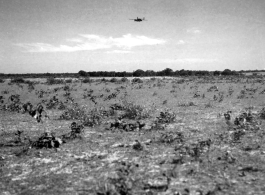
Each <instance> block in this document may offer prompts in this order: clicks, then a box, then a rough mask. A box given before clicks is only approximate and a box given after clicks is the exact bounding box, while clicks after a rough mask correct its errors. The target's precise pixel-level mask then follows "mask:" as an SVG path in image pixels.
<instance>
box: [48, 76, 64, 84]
mask: <svg viewBox="0 0 265 195" xmlns="http://www.w3.org/2000/svg"><path fill="white" fill-rule="evenodd" d="M46 83H47V84H48V85H57V84H63V83H64V80H63V79H55V78H53V77H51V78H47V81H46Z"/></svg>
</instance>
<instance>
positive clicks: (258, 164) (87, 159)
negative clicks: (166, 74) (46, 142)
mask: <svg viewBox="0 0 265 195" xmlns="http://www.w3.org/2000/svg"><path fill="white" fill-rule="evenodd" d="M27 86H28V85H27V84H20V85H17V84H11V85H8V82H5V83H0V91H1V95H2V96H3V97H4V103H3V104H0V107H2V106H3V105H5V104H6V105H8V104H9V102H8V97H9V96H10V95H12V94H14V95H15V94H19V95H20V101H21V102H23V103H24V102H26V101H30V102H32V104H34V105H35V104H37V103H39V102H43V105H46V104H47V103H48V102H49V101H50V100H51V99H52V98H53V96H56V97H57V99H58V100H59V101H60V102H62V103H63V104H64V105H65V106H66V109H64V110H60V109H58V107H56V106H54V108H52V109H49V110H47V112H48V114H49V115H50V120H46V121H44V122H43V123H37V122H36V120H34V118H32V117H30V116H29V115H28V114H22V113H21V112H20V113H17V112H10V111H4V110H2V111H0V118H1V122H0V131H1V132H0V166H1V167H0V172H1V174H0V192H1V193H2V194H174V193H175V194H177V193H178V192H179V193H182V194H185V193H186V194H208V195H209V194H264V193H265V188H264V182H265V181H264V180H265V179H264V178H265V174H264V171H265V164H264V161H265V152H264V151H265V147H264V141H263V140H264V132H263V130H264V124H260V123H259V122H260V121H262V120H263V119H260V118H259V117H258V115H255V119H256V120H257V121H258V123H257V124H255V125H256V126H257V127H258V128H256V126H254V125H252V124H251V125H249V126H244V127H235V126H234V125H233V123H232V124H231V125H230V126H229V125H227V124H226V121H225V119H224V117H223V113H225V112H227V111H228V110H231V111H232V120H234V118H235V117H236V116H238V115H239V114H240V113H241V112H243V111H245V110H246V108H250V109H251V111H252V113H254V114H256V113H258V112H259V111H260V110H262V108H263V106H264V103H263V99H264V95H263V94H261V93H260V92H261V91H263V90H264V87H263V83H260V82H256V80H255V79H251V80H250V79H249V80H248V81H247V80H246V79H225V80H218V79H215V80H214V79H200V80H199V79H195V78H193V79H192V78H189V79H188V80H186V81H181V82H180V79H176V80H174V79H170V80H167V79H164V80H162V79H152V80H143V83H130V82H125V83H119V82H115V83H111V82H108V81H104V82H101V81H93V82H91V83H82V82H80V81H75V82H72V83H68V84H59V85H47V84H44V83H43V84H35V85H34V90H32V91H29V90H28V87H27ZM66 86H68V87H66ZM212 86H217V87H218V91H214V90H212V91H211V90H208V89H210V88H211V87H212ZM244 86H245V87H244ZM172 88H174V92H173V93H172V92H171V91H172ZM250 88H253V89H256V88H257V90H256V91H255V92H254V93H253V91H248V90H245V91H246V93H244V96H243V97H242V98H240V99H238V96H239V95H240V94H242V93H241V90H242V89H250ZM229 89H233V93H231V92H229ZM41 90H43V91H44V92H42V96H40V95H39V94H40V93H39V92H40V91H41ZM7 91H8V93H7ZM230 91H231V90H230ZM3 92H4V93H3ZM220 92H221V93H220ZM194 93H197V94H200V96H197V97H194ZM84 94H85V97H86V98H84ZM113 94H115V97H113ZM154 94H155V95H154ZM202 94H204V97H202ZM220 94H221V96H220ZM214 95H216V96H217V97H218V98H219V99H217V100H216V101H214V99H213V97H214ZM91 97H93V98H91ZM220 97H222V101H220ZM124 100H126V102H130V104H129V105H128V104H127V107H126V105H124ZM165 100H166V103H165ZM95 102H96V103H95ZM191 102H192V104H191ZM115 103H116V104H119V105H124V106H125V108H127V110H126V109H125V110H122V109H117V110H113V109H112V108H110V107H111V106H112V105H114V104H115ZM75 106H77V107H78V108H82V110H83V111H84V114H89V113H91V112H93V110H97V112H96V113H97V114H102V116H101V117H102V121H101V123H100V124H95V125H94V126H93V125H92V126H86V127H85V128H84V134H83V135H82V137H80V138H77V139H73V140H69V141H67V142H66V143H64V144H62V145H61V146H60V147H59V148H50V149H49V148H47V149H45V148H43V149H36V148H31V149H29V150H27V151H26V152H23V149H25V146H26V144H27V143H28V140H27V138H30V139H31V140H36V139H37V138H38V137H39V136H40V135H41V134H42V133H43V132H46V131H51V132H55V134H56V136H60V135H63V134H66V133H68V132H69V131H70V124H71V123H72V122H73V121H74V120H58V119H59V118H60V116H61V115H62V114H63V113H64V112H65V110H67V109H71V108H73V107H75ZM145 109H146V110H148V111H150V110H151V111H152V112H148V117H142V118H141V116H140V115H138V114H137V112H138V111H139V112H145ZM103 111H104V112H103ZM109 111H110V112H109ZM161 112H169V113H172V114H171V115H170V116H174V117H175V119H174V120H170V122H168V123H167V122H165V121H167V120H163V121H162V120H159V117H161ZM126 113H127V115H128V113H129V114H130V115H129V116H130V117H125V116H126ZM133 116H134V118H135V119H134V118H133ZM118 118H121V119H120V120H121V121H123V122H124V123H126V124H131V123H135V122H137V121H139V120H141V121H140V122H141V123H142V124H143V123H144V124H145V127H143V128H142V129H139V128H138V129H137V128H136V129H133V130H132V131H125V130H124V129H122V128H119V127H117V128H114V129H113V128H112V129H110V128H109V127H110V124H112V123H114V121H115V120H117V119H118ZM159 121H160V122H159ZM79 122H82V120H80V121H79ZM154 124H155V125H154ZM18 130H19V131H23V133H22V134H21V140H20V141H18V140H17V138H18V136H17V135H15V133H17V132H18Z"/></svg>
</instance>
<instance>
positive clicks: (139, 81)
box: [132, 78, 143, 83]
mask: <svg viewBox="0 0 265 195" xmlns="http://www.w3.org/2000/svg"><path fill="white" fill-rule="evenodd" d="M132 82H133V83H143V80H142V79H140V78H134V79H133V80H132Z"/></svg>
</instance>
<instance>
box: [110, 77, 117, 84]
mask: <svg viewBox="0 0 265 195" xmlns="http://www.w3.org/2000/svg"><path fill="white" fill-rule="evenodd" d="M117 81H118V79H116V78H111V79H110V82H112V83H116V82H117Z"/></svg>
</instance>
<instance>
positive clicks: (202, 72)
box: [78, 68, 240, 77]
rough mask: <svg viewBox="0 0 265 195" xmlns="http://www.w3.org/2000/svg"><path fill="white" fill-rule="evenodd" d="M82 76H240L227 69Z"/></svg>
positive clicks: (81, 73) (165, 70) (100, 73)
mask: <svg viewBox="0 0 265 195" xmlns="http://www.w3.org/2000/svg"><path fill="white" fill-rule="evenodd" d="M78 74H79V75H80V76H83V77H153V76H220V75H224V76H227V75H239V74H240V73H239V72H237V71H231V70H229V69H225V70H224V71H218V70H216V71H207V70H184V69H182V70H176V71H173V70H172V69H170V68H166V69H164V70H162V71H153V70H146V71H144V70H141V69H138V70H135V71H133V72H125V71H124V72H115V71H109V72H107V71H93V72H85V71H83V70H80V71H79V72H78Z"/></svg>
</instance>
